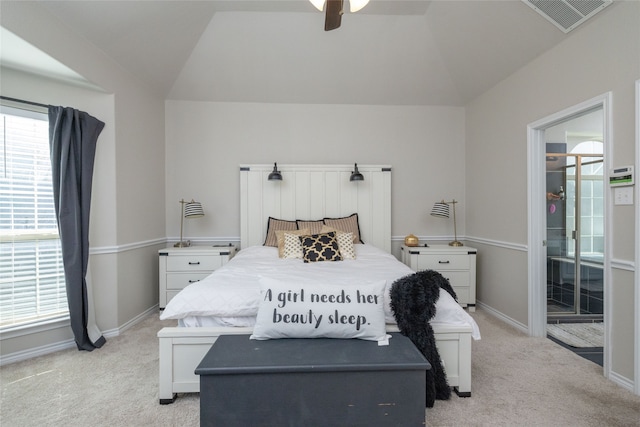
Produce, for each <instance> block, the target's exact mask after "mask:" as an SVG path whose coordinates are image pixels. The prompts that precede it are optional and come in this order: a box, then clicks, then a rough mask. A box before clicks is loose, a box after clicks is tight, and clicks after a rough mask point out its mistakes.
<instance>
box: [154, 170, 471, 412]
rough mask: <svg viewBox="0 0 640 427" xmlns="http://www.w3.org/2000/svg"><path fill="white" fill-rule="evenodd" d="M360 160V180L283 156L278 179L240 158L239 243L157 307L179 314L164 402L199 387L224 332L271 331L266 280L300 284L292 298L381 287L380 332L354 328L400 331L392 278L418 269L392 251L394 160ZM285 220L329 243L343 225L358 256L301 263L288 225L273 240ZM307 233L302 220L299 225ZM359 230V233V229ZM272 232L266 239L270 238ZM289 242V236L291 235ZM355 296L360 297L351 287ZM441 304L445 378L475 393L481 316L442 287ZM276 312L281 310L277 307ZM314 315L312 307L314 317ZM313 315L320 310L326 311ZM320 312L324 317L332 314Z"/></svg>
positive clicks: (164, 368) (166, 351) (164, 372)
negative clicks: (222, 261) (474, 350)
mask: <svg viewBox="0 0 640 427" xmlns="http://www.w3.org/2000/svg"><path fill="white" fill-rule="evenodd" d="M358 168H359V171H360V172H361V173H362V174H363V175H364V178H365V179H364V181H359V182H350V181H349V176H350V174H351V170H352V168H350V167H349V166H345V165H280V166H279V169H280V170H281V173H282V175H283V180H282V181H280V182H272V181H268V180H267V176H268V174H269V173H270V172H271V170H272V166H270V165H241V167H240V199H241V250H240V252H239V253H238V254H237V255H236V256H235V257H234V258H233V259H232V260H230V261H229V262H228V263H227V265H225V266H224V267H223V268H220V269H218V270H216V271H215V272H214V273H212V274H211V275H210V276H209V277H207V278H206V279H204V280H202V281H201V282H198V283H195V284H192V285H190V286H188V287H187V288H185V289H184V290H183V291H181V292H180V293H179V294H178V295H177V296H176V297H174V299H172V300H171V301H170V302H169V304H167V307H166V308H165V310H164V311H163V313H162V314H161V318H163V319H176V320H177V326H176V327H166V328H163V329H162V330H160V331H159V332H158V339H159V351H160V362H159V369H160V372H159V374H160V376H159V399H160V403H161V404H166V403H171V402H173V401H174V399H175V398H176V395H177V393H192V392H199V377H198V376H197V375H195V373H194V370H195V367H196V366H197V365H198V363H199V362H200V360H201V359H202V357H203V356H204V355H205V354H206V352H207V351H208V350H209V348H210V347H211V345H212V344H213V343H214V342H215V340H216V339H217V338H218V337H219V336H221V335H228V334H255V335H256V338H265V337H261V336H260V334H259V333H258V331H260V333H262V332H264V330H265V328H264V327H263V326H264V323H260V322H261V320H260V319H261V318H263V319H264V318H265V317H264V316H263V315H262V314H261V313H265V312H267V311H266V309H265V308H263V307H264V305H265V300H266V298H264V295H265V289H266V290H267V291H270V290H271V289H272V288H273V289H276V288H277V287H278V286H283V287H282V288H281V289H280V290H288V291H289V294H288V297H289V298H295V294H296V293H297V292H299V291H300V290H299V289H298V290H294V292H293V294H294V295H293V297H292V293H291V289H292V286H296V285H295V284H300V283H304V284H305V285H304V286H308V287H309V288H306V290H307V291H308V290H314V289H326V291H325V292H324V293H325V294H326V295H329V294H331V295H332V296H334V297H335V296H336V295H341V296H342V298H345V296H344V295H345V293H344V292H345V289H346V290H347V291H348V292H354V291H353V289H354V286H356V287H357V286H361V288H359V289H367V290H368V289H378V291H379V292H381V294H380V296H381V298H380V304H379V305H374V304H372V305H371V310H373V311H366V312H365V314H366V316H368V318H369V319H370V318H372V317H375V316H378V314H377V313H378V312H383V314H382V315H381V316H382V319H383V320H382V326H381V327H382V335H381V334H380V325H379V324H377V323H380V322H377V323H376V322H373V323H374V326H372V327H370V328H369V327H361V326H362V325H360V324H359V322H358V325H357V330H358V333H359V334H362V333H363V332H364V333H365V334H369V335H367V336H364V339H371V340H376V341H379V344H384V337H383V335H385V333H386V332H397V331H398V328H397V327H396V325H395V324H394V319H393V314H392V313H391V311H390V307H389V298H388V293H389V288H390V286H391V284H392V283H393V282H394V280H396V279H397V278H400V277H403V276H405V275H407V274H411V273H412V270H410V269H409V268H408V267H407V266H405V265H404V264H402V263H401V262H399V261H398V260H397V259H396V258H395V257H394V256H393V255H391V254H390V250H391V231H390V230H391V220H390V219H391V167H390V166H378V165H373V166H368V165H364V166H363V165H359V166H358ZM354 219H355V224H356V227H357V229H356V230H353V229H352V230H347V231H352V233H351V234H348V239H346V240H345V237H346V236H345V234H346V233H344V230H340V229H338V227H336V225H339V226H341V228H342V229H344V228H349V227H353V224H354ZM296 220H299V221H297V222H296ZM282 223H294V224H296V230H297V229H298V228H305V227H311V229H313V230H314V233H315V235H318V233H320V232H322V233H324V234H323V235H327V233H329V234H328V235H330V236H331V237H332V238H333V237H336V240H335V242H334V241H332V243H331V244H337V243H336V242H337V232H340V233H341V238H342V240H341V242H342V243H341V245H342V244H344V245H347V243H349V242H353V245H351V244H349V245H348V247H347V246H340V250H339V251H337V252H338V253H345V254H346V253H350V254H352V255H353V256H351V255H349V256H347V257H346V258H347V259H342V260H340V261H339V262H304V261H305V259H304V258H305V256H306V255H309V256H312V255H313V254H311V253H307V252H305V251H303V252H302V254H303V257H302V258H303V259H300V258H299V253H298V254H297V255H296V256H291V257H288V256H284V257H283V254H282V250H283V247H284V246H283V243H282V238H283V236H284V232H280V233H279V236H278V237H280V248H278V247H277V246H278V245H277V243H276V245H275V246H272V245H271V244H272V243H273V241H272V238H275V237H274V233H273V232H274V229H276V228H283V227H281V225H282ZM316 227H317V228H316ZM284 228H287V227H284ZM290 230H292V229H290ZM289 233H292V231H287V232H286V235H287V238H288V239H292V237H291V236H292V235H291V234H289ZM306 233H307V231H306V229H305V231H304V232H300V234H303V235H304V234H306ZM355 233H357V234H358V236H357V238H355V237H354V236H353V234H355ZM296 240H298V241H299V239H296ZM266 241H267V242H270V243H269V244H268V245H265V244H264V243H266ZM287 242H288V243H291V240H289V241H287ZM345 242H346V243H345ZM303 246H304V245H303ZM287 248H290V247H289V246H287ZM336 248H337V246H336ZM345 248H346V249H348V250H346V251H345ZM304 249H305V250H306V249H308V248H304ZM296 250H297V249H296ZM350 258H355V259H350ZM354 278H357V279H354ZM261 291H262V293H261ZM302 291H304V289H302ZM378 291H376V292H378ZM211 292H214V293H211ZM358 292H360V290H359V291H358ZM282 294H283V295H284V294H285V293H284V292H282ZM445 294H446V295H445ZM326 295H325V296H326ZM358 295H359V294H358ZM347 298H348V297H347ZM353 298H354V299H355V298H356V296H355V294H354V295H353ZM338 299H339V297H338ZM377 302H378V299H377V298H376V304H377ZM290 306H291V305H290ZM316 307H317V306H315V307H313V309H314V310H315V309H316ZM436 307H437V311H436V313H437V314H436V317H435V318H434V319H433V320H432V321H431V326H432V328H433V330H434V333H435V337H436V343H437V347H438V351H439V353H440V357H441V359H442V361H443V365H444V367H445V371H446V374H447V380H448V382H449V385H451V386H453V387H454V390H455V391H456V393H458V395H460V396H470V394H471V340H472V339H479V338H480V333H479V331H478V329H477V325H476V324H475V322H474V321H473V319H472V318H471V317H470V316H469V315H468V314H467V313H466V312H465V311H464V310H463V309H462V308H461V307H460V306H459V305H457V304H456V303H455V301H454V300H453V298H451V297H450V296H449V295H448V294H447V293H446V292H441V296H440V299H439V300H438V302H437V304H436ZM267 309H269V310H271V309H272V307H267ZM340 309H342V307H340ZM261 310H262V311H261ZM366 310H369V308H368V307H367V308H366ZM376 310H377V311H376ZM269 313H271V311H270V312H269ZM273 313H274V315H273V316H275V310H273ZM305 313H306V311H305ZM331 313H333V312H331ZM336 315H337V312H336ZM269 316H271V314H269ZM311 317H312V316H311V310H309V320H311ZM314 317H316V318H318V319H320V318H321V317H322V316H320V317H318V316H317V315H314ZM336 317H337V316H336ZM274 318H275V317H274ZM348 318H349V317H348V316H345V317H344V319H348ZM351 318H353V319H356V318H359V316H352V317H351ZM363 318H364V316H363ZM256 319H257V320H256ZM324 319H325V321H326V319H328V316H327V317H325V318H324ZM256 322H258V324H256ZM345 323H349V322H345ZM354 323H355V322H354ZM319 324H320V322H318V325H319ZM316 326H317V325H316ZM347 326H348V327H349V328H350V329H348V330H347V332H346V333H347V334H349V333H352V332H353V331H354V330H355V329H354V328H355V326H354V325H353V324H351V325H347ZM266 330H267V336H266V338H272V337H277V336H271V335H269V334H270V333H272V332H273V331H272V330H271V329H270V328H267V329H266ZM340 337H344V338H349V337H350V336H340ZM358 337H362V336H358Z"/></svg>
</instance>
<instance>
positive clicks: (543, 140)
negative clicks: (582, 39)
mask: <svg viewBox="0 0 640 427" xmlns="http://www.w3.org/2000/svg"><path fill="white" fill-rule="evenodd" d="M610 97H611V94H605V95H602V96H600V97H596V98H594V99H592V100H589V101H586V102H584V103H582V104H579V105H576V106H574V107H571V108H568V109H566V110H563V111H561V112H559V113H556V114H554V115H552V116H549V117H547V118H545V119H542V120H540V121H538V122H535V123H533V124H530V125H529V127H528V132H529V134H528V144H529V146H528V155H529V176H528V178H529V185H528V191H529V203H530V209H529V254H528V259H529V330H530V335H533V336H539V337H543V336H548V330H549V329H557V328H556V325H570V326H571V327H569V326H567V327H566V328H565V327H563V328H562V329H567V330H570V331H569V332H558V333H557V335H558V336H561V338H563V339H564V338H566V336H563V334H569V335H576V336H578V338H581V337H582V338H584V335H585V334H591V333H592V329H593V328H592V327H593V326H595V328H596V329H598V330H599V334H600V335H599V337H596V339H599V341H595V342H596V344H584V343H582V344H581V345H580V346H576V342H577V341H576V340H571V343H570V344H568V343H565V341H567V340H566V339H565V340H564V341H562V340H560V339H556V338H554V337H553V336H552V337H551V338H552V339H554V340H557V341H556V342H558V343H561V345H563V346H565V347H566V348H569V349H571V350H572V351H574V352H576V353H578V354H580V353H581V352H585V351H586V350H585V349H587V350H589V351H591V350H593V349H594V348H595V349H596V351H597V353H599V354H597V355H596V356H595V357H592V356H591V355H589V356H587V358H589V359H590V360H593V361H595V362H596V363H599V364H600V365H602V366H603V370H604V373H605V376H608V372H609V367H608V360H609V355H608V346H607V342H608V329H607V324H608V322H607V318H608V315H609V310H607V301H608V300H609V299H608V297H607V293H608V286H607V284H608V282H609V280H608V277H609V274H610V273H609V267H608V266H609V259H610V258H609V254H608V244H607V239H608V237H607V236H608V235H609V233H608V229H609V225H608V221H607V217H608V211H609V207H608V204H609V201H608V191H605V190H606V187H605V182H604V177H605V175H606V174H605V171H606V170H608V166H607V165H608V157H609V156H608V155H607V154H608V153H609V150H610V147H609V144H608V141H609V140H610V138H609V129H610V120H611V119H610V108H609V105H610V102H611V101H610ZM552 325H553V326H552ZM583 329H586V332H585V331H584V330H583ZM576 330H577V331H576ZM587 342H589V343H593V342H594V341H591V338H589V340H587ZM587 345H589V346H590V347H586V346H587ZM591 346H593V347H591ZM581 355H583V356H584V354H581ZM594 359H595V360H594Z"/></svg>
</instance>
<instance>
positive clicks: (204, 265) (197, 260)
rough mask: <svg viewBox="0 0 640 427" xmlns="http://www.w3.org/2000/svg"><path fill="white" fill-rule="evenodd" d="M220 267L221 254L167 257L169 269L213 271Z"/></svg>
mask: <svg viewBox="0 0 640 427" xmlns="http://www.w3.org/2000/svg"><path fill="white" fill-rule="evenodd" d="M220 267H222V257H221V256H211V255H190V256H169V257H168V258H167V271H213V270H215V269H216V268H220Z"/></svg>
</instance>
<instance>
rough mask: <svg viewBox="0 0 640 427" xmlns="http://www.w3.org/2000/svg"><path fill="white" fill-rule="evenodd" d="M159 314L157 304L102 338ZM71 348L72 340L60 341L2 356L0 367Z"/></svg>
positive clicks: (73, 346) (109, 331) (119, 332)
mask: <svg viewBox="0 0 640 427" xmlns="http://www.w3.org/2000/svg"><path fill="white" fill-rule="evenodd" d="M157 313H158V305H157V304H156V305H155V306H153V307H151V308H149V309H147V310H145V311H144V312H143V313H141V314H139V315H137V316H136V317H134V318H133V319H131V320H129V321H128V322H126V323H125V324H123V325H122V326H120V327H118V328H115V329H110V330H107V331H102V336H104V337H105V338H113V337H116V336H118V335H120V334H121V333H123V332H124V331H126V330H127V329H130V328H132V327H133V326H135V325H137V324H138V323H140V322H142V321H143V320H144V319H146V318H147V317H148V316H150V315H152V314H157ZM70 348H76V343H75V341H74V340H72V339H71V340H65V341H59V342H56V343H52V344H47V345H43V346H40V347H34V348H30V349H27V350H23V351H16V352H15V353H9V354H6V355H3V356H0V366H4V365H9V364H11V363H16V362H21V361H23V360H28V359H32V358H34V357H38V356H44V355H45V354H49V353H55V352H56V351H62V350H68V349H70Z"/></svg>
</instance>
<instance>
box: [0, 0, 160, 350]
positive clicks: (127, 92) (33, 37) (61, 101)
mask: <svg viewBox="0 0 640 427" xmlns="http://www.w3.org/2000/svg"><path fill="white" fill-rule="evenodd" d="M1 19H2V20H1V22H0V23H1V24H2V26H3V27H5V28H6V29H8V30H9V31H11V32H13V33H14V34H16V35H17V36H19V37H20V38H22V39H24V40H25V41H27V42H29V43H31V44H32V45H34V46H35V47H37V48H38V49H40V50H42V51H43V52H45V53H47V54H49V55H50V56H51V57H53V58H55V59H57V60H58V61H60V62H62V63H64V64H65V65H66V66H68V67H69V68H71V69H73V70H74V71H76V72H78V73H79V74H81V75H82V76H83V77H85V78H86V79H87V80H88V81H90V82H92V83H93V84H95V85H96V86H97V87H100V88H102V89H103V90H104V92H99V91H91V90H87V89H81V88H77V87H73V86H69V85H67V84H63V83H60V82H55V81H52V80H48V79H46V78H42V77H35V76H29V75H26V74H24V73H15V72H10V71H8V72H5V70H3V72H2V75H1V79H2V80H1V84H2V93H3V95H6V96H11V97H15V98H19V99H27V100H30V101H35V102H40V103H43V104H54V105H65V106H70V107H74V108H78V109H81V110H84V111H87V112H88V113H90V114H92V115H94V116H95V117H97V118H98V119H100V120H102V121H104V122H105V123H106V126H105V129H104V130H103V132H102V133H101V135H100V137H99V139H98V146H97V153H96V163H95V170H94V180H93V196H92V211H91V225H90V226H91V234H90V245H91V249H90V254H91V256H90V263H91V273H92V282H93V289H94V300H95V309H96V321H97V324H98V326H99V327H100V328H101V329H102V330H103V331H106V332H107V333H109V334H117V333H118V331H119V330H120V328H122V327H126V325H127V324H129V323H130V322H131V321H133V320H134V319H136V318H137V316H140V315H141V314H142V313H145V312H146V311H147V310H149V309H152V308H153V307H154V306H155V305H157V304H158V279H157V278H158V266H157V250H158V249H159V248H160V247H161V246H162V245H163V244H164V242H165V229H164V224H165V218H164V210H165V203H164V100H163V97H162V96H161V95H157V94H154V93H153V92H151V90H149V89H147V87H146V86H145V84H144V83H143V82H139V81H136V80H134V79H133V78H132V76H131V75H129V74H127V73H125V72H124V71H123V70H122V68H121V67H120V66H119V65H118V64H116V63H115V62H113V61H112V60H110V59H108V58H107V57H106V56H105V55H104V54H103V53H102V52H100V51H98V50H97V49H96V48H95V47H94V46H93V45H91V44H89V43H87V42H86V41H85V40H84V39H83V38H80V37H77V35H75V34H73V33H71V32H70V31H69V29H68V28H67V27H65V26H64V25H61V24H60V23H59V22H58V21H57V20H56V19H55V18H54V17H53V16H51V15H49V14H47V13H46V12H44V11H43V9H41V8H38V7H36V6H34V5H33V4H31V3H29V2H9V3H7V4H3V8H2V17H1ZM40 338H41V339H40ZM60 338H61V337H60V336H59V335H57V334H54V333H48V334H40V336H39V338H38V339H31V338H29V337H23V338H16V339H12V341H11V346H9V345H5V344H7V343H5V342H4V341H3V343H2V350H1V351H2V355H3V356H4V355H6V354H8V353H16V352H21V351H22V352H24V351H30V349H31V350H33V348H34V347H39V348H40V349H43V351H46V348H47V346H49V345H52V344H54V343H57V342H59V341H60ZM36 350H38V349H36Z"/></svg>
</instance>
